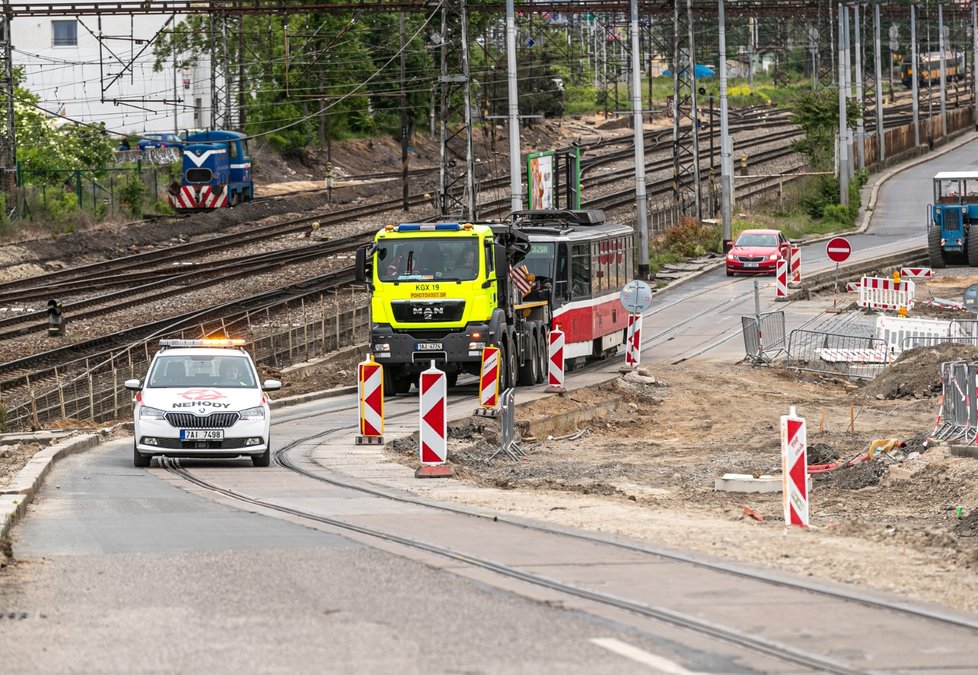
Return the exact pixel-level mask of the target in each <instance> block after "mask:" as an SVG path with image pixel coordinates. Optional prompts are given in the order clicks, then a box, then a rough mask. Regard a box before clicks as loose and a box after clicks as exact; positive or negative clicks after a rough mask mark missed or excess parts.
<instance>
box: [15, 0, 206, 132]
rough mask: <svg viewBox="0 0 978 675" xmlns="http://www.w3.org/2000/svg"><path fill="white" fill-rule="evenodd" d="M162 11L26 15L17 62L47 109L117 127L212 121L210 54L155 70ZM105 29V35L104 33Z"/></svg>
mask: <svg viewBox="0 0 978 675" xmlns="http://www.w3.org/2000/svg"><path fill="white" fill-rule="evenodd" d="M169 18H170V17H168V16H161V15H138V16H127V15H126V16H123V15H104V16H101V17H97V16H80V17H49V16H39V17H22V16H18V17H16V18H14V19H13V21H12V22H11V42H12V43H13V52H12V53H13V63H14V67H15V68H18V67H19V68H21V69H22V70H23V73H24V76H25V79H24V82H23V84H22V86H24V87H25V88H26V89H28V90H30V91H31V92H32V93H34V94H36V95H37V96H39V97H40V99H41V101H40V104H41V105H42V106H43V107H44V109H45V110H47V111H49V112H52V113H58V114H60V115H64V116H65V117H68V118H70V119H73V120H79V121H82V122H87V123H93V124H98V123H100V122H101V123H104V124H105V127H106V128H107V129H108V130H109V131H112V132H118V133H139V132H143V131H172V132H179V131H180V130H183V129H195V128H206V127H207V126H208V125H209V124H210V108H211V103H210V93H211V82H210V69H209V67H208V64H207V62H206V61H202V62H201V63H200V64H198V65H197V66H196V67H192V68H186V69H177V68H174V61H172V60H171V61H170V63H169V64H164V68H163V70H162V71H161V72H154V71H153V60H154V56H153V45H152V40H153V39H154V37H155V36H156V35H157V33H158V32H159V31H160V30H161V29H162V28H163V27H164V26H172V25H173V23H174V22H179V21H180V19H181V16H180V15H177V16H176V17H175V18H174V20H173V22H170V23H168V19H169ZM99 37H101V40H100V39H99Z"/></svg>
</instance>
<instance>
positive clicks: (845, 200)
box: [839, 2, 849, 206]
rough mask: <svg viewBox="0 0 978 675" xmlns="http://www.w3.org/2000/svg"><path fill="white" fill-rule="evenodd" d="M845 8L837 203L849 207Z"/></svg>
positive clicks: (841, 26) (842, 15) (841, 12)
mask: <svg viewBox="0 0 978 675" xmlns="http://www.w3.org/2000/svg"><path fill="white" fill-rule="evenodd" d="M845 17H846V7H845V5H843V4H842V3H841V2H840V3H839V203H840V204H842V205H843V206H849V158H848V154H849V153H848V150H846V127H847V126H848V124H847V123H846V108H847V105H846V103H847V96H846V95H847V94H848V89H849V85H848V84H847V83H846V70H847V68H846V63H847V61H848V59H846V56H845V40H846V18H845Z"/></svg>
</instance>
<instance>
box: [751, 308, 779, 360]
mask: <svg viewBox="0 0 978 675" xmlns="http://www.w3.org/2000/svg"><path fill="white" fill-rule="evenodd" d="M740 319H741V325H742V329H743V333H744V350H745V351H746V353H747V356H746V359H747V360H749V361H752V362H753V363H755V364H757V363H770V362H771V360H772V359H774V358H775V357H776V356H778V355H779V354H781V353H782V352H784V348H785V343H784V312H783V311H778V312H768V313H766V314H761V322H760V330H758V323H757V317H753V316H742V317H741V318H740Z"/></svg>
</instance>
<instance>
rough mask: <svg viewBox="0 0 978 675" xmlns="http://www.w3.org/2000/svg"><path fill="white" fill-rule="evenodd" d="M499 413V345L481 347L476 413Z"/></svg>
mask: <svg viewBox="0 0 978 675" xmlns="http://www.w3.org/2000/svg"><path fill="white" fill-rule="evenodd" d="M498 413H499V347H492V346H490V347H484V348H483V349H482V367H481V368H480V369H479V407H478V408H476V409H475V414H476V415H483V416H486V417H495V416H496V415H497V414H498Z"/></svg>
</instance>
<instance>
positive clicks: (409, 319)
mask: <svg viewBox="0 0 978 675" xmlns="http://www.w3.org/2000/svg"><path fill="white" fill-rule="evenodd" d="M391 312H392V313H393V314H394V320H395V321H397V322H399V323H444V322H446V321H460V320H461V319H462V315H463V314H464V313H465V301H464V300H396V301H394V302H392V303H391Z"/></svg>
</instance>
